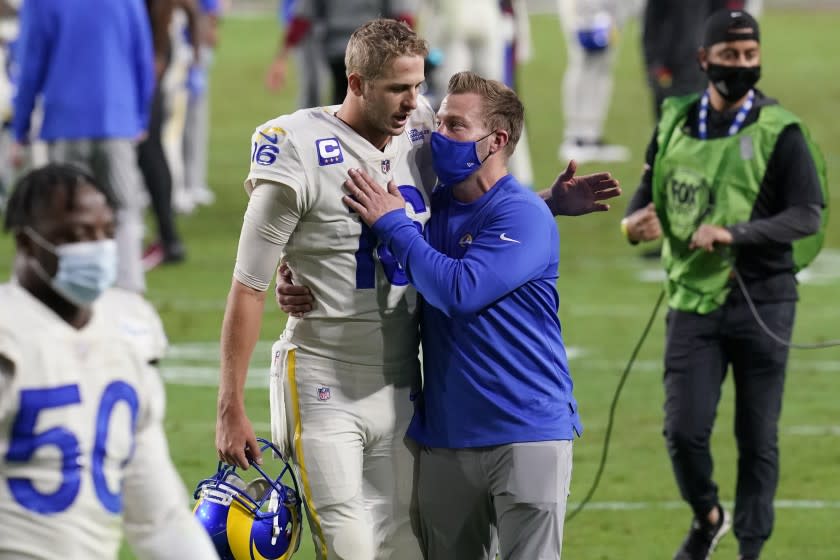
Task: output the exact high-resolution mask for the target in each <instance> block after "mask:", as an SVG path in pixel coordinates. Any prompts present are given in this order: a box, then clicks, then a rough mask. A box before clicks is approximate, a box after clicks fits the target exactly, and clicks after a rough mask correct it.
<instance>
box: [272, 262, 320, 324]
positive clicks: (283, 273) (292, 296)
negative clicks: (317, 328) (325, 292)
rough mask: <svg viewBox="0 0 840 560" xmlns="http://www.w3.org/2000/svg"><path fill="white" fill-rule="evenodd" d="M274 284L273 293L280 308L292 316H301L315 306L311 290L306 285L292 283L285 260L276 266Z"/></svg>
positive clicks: (290, 272) (289, 270)
mask: <svg viewBox="0 0 840 560" xmlns="http://www.w3.org/2000/svg"><path fill="white" fill-rule="evenodd" d="M276 285H277V287H276V288H275V289H274V294H275V296H276V297H277V305H278V306H279V307H280V309H282V310H283V311H285V312H286V313H288V314H289V315H291V316H292V317H303V315H304V314H306V313H309V312H310V311H312V309H313V307H314V306H315V298H314V297H313V296H312V292H311V291H310V290H309V287H308V286H297V285H295V284H294V281H293V279H292V270H291V269H290V268H289V265H288V264H287V263H286V262H285V261H284V262H282V263H281V264H280V266H279V267H277V277H276Z"/></svg>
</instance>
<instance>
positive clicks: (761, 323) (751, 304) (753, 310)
mask: <svg viewBox="0 0 840 560" xmlns="http://www.w3.org/2000/svg"><path fill="white" fill-rule="evenodd" d="M732 270H733V272H734V273H735V280H737V281H738V286H739V287H740V288H741V293H742V294H744V299H746V300H747V305H748V306H749V307H750V312H751V313H752V315H753V318H754V319H755V321H756V322H757V323H758V326H759V327H761V330H763V331H764V332H765V334H767V336H769V337H770V338H772V339H773V340H774V341H776V342H777V343H779V344H781V345H782V346H787V347H788V348H796V349H798V350H819V349H822V348H833V347H835V346H840V340H827V341H825V342H815V343H809V344H797V343H794V342H791V341H788V340H785V339H784V338H782V337H780V336H779V335H777V334H776V333H774V332H773V331H772V330H770V327H768V326H767V324H766V323H765V322H764V321H763V320H762V319H761V315H759V314H758V309H756V307H755V303H754V302H753V300H752V298H751V297H750V294H749V292H747V285H746V284H745V283H744V279H743V278H741V274H740V273H739V272H738V269H737V268H735V267H734V266H733V267H732Z"/></svg>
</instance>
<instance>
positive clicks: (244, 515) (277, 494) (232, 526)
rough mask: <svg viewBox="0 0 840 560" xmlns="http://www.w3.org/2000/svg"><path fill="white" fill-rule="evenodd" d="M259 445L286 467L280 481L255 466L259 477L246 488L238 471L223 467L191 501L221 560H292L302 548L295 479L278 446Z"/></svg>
mask: <svg viewBox="0 0 840 560" xmlns="http://www.w3.org/2000/svg"><path fill="white" fill-rule="evenodd" d="M257 441H258V442H259V443H260V446H261V451H263V452H264V451H266V450H268V449H270V450H271V451H272V454H271V455H273V456H274V458H275V459H276V460H277V463H278V464H279V465H282V468H281V470H280V473H279V475H277V476H276V477H274V478H272V477H271V476H270V475H269V474H268V473H267V472H266V470H264V467H261V466H260V465H257V464H256V463H253V462H252V463H251V466H252V467H253V469H254V471H256V473H257V474H258V476H256V477H255V478H254V479H253V480H251V481H250V482H248V483H246V482H245V481H244V480H243V479H242V478H241V477H240V476H239V474H238V473H237V471H236V467H233V466H230V465H227V464H225V463H222V462H219V465H218V468H217V470H216V474H215V475H213V476H212V477H210V478H207V479H204V480H202V481H201V482H199V483H198V486H197V487H196V489H195V493H194V495H193V497H194V498H195V499H196V500H197V501H196V504H195V508H194V509H193V513H194V514H195V516H196V517H198V519H199V521H200V523H201V524H202V525H203V526H204V528H205V529H206V530H207V532H208V533H209V535H210V538H211V539H212V540H213V544H214V545H215V546H216V551H217V552H218V553H219V556H220V558H221V559H222V560H251V559H254V560H288V559H289V558H291V557H292V554H294V553H295V552H296V551H297V548H298V545H299V544H300V531H301V523H302V515H301V499H300V489H299V487H298V482H297V478H296V476H295V473H294V471H293V469H292V467H291V465H289V463H288V462H287V461H286V460H285V459H284V458H283V456H282V455H281V454H280V451H279V450H278V449H277V447H276V446H275V445H274V444H272V443H271V442H269V441H267V440H265V439H262V438H257ZM264 456H265V455H264ZM288 483H290V484H291V485H289V484H288Z"/></svg>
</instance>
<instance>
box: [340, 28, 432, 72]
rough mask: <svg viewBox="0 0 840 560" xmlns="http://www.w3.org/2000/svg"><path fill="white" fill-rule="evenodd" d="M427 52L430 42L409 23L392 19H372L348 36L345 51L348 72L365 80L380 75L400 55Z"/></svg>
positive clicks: (345, 64)
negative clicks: (422, 37) (419, 34)
mask: <svg viewBox="0 0 840 560" xmlns="http://www.w3.org/2000/svg"><path fill="white" fill-rule="evenodd" d="M428 54H429V45H428V43H426V41H425V40H424V39H421V38H420V37H419V36H418V35H417V33H415V32H414V30H412V29H411V28H410V27H409V26H408V25H406V24H405V23H403V22H401V21H397V20H393V19H384V18H380V19H373V20H371V21H369V22H367V23H365V24H364V25H362V26H361V27H359V28H357V29H356V30H355V31H354V32H353V34H352V35H351V36H350V41H349V42H348V43H347V50H346V51H345V53H344V66H345V68H346V72H347V75H348V76H349V75H350V74H351V73H354V72H355V73H357V74H359V75H361V76H362V77H363V78H365V79H368V80H375V79H377V78H379V77H380V76H381V75H382V74H383V72H384V70H385V68H386V67H387V65H388V64H390V63H391V61H393V60H394V59H395V58H398V57H401V56H421V57H423V58H426V55H428Z"/></svg>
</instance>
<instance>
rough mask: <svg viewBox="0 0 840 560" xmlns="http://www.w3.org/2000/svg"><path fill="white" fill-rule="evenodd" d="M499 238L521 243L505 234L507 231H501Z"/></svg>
mask: <svg viewBox="0 0 840 560" xmlns="http://www.w3.org/2000/svg"><path fill="white" fill-rule="evenodd" d="M499 239H501V240H502V241H510V242H511V243H522V242H521V241H517V240H516V239H511V238H510V237H508V236H507V233H503V234H502V235H500V236H499Z"/></svg>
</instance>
